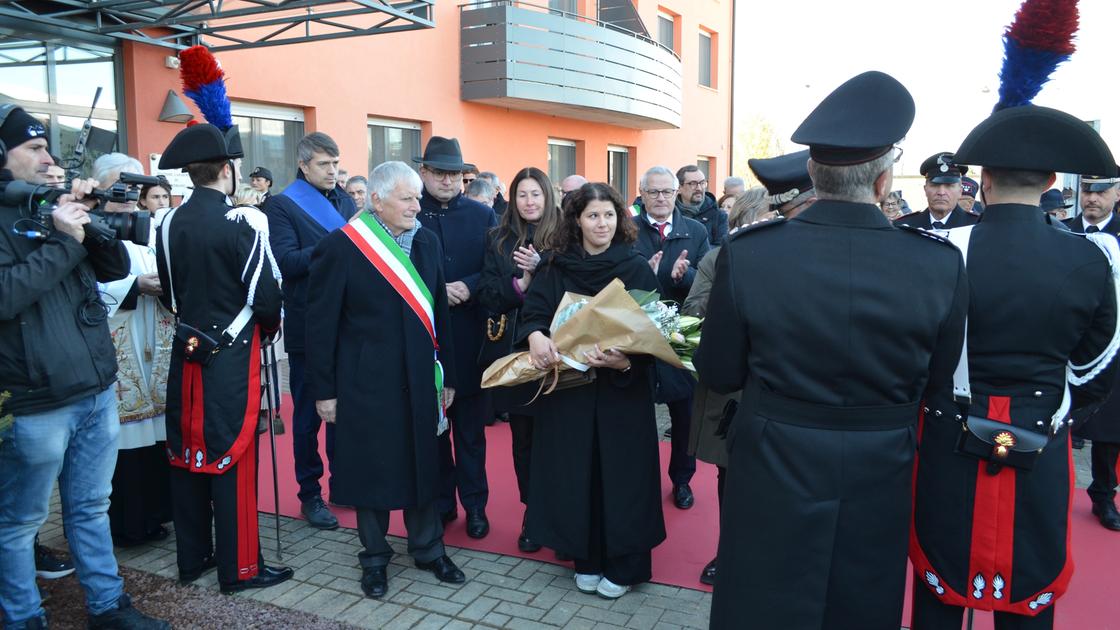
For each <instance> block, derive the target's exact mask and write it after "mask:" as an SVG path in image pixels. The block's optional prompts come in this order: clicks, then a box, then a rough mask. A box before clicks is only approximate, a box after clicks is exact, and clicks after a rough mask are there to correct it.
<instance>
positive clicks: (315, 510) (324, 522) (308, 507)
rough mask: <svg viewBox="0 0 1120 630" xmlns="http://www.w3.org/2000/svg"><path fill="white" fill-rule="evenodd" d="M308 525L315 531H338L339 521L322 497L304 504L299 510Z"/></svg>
mask: <svg viewBox="0 0 1120 630" xmlns="http://www.w3.org/2000/svg"><path fill="white" fill-rule="evenodd" d="M299 511H300V513H302V514H303V518H305V519H307V524H308V525H310V526H312V527H314V528H315V529H338V519H337V518H335V515H334V514H331V510H330V508H328V507H327V504H326V503H323V498H322V497H315V498H314V499H308V500H307V501H304V502H303V505H301V506H300V508H299Z"/></svg>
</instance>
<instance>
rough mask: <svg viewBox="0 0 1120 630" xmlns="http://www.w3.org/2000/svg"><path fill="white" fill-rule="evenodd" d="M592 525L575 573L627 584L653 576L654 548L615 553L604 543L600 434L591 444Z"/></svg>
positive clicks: (605, 539) (577, 559) (646, 580)
mask: <svg viewBox="0 0 1120 630" xmlns="http://www.w3.org/2000/svg"><path fill="white" fill-rule="evenodd" d="M591 449H592V451H591V453H592V455H591V511H590V516H591V526H590V528H589V529H588V532H587V535H588V541H587V542H588V545H587V551H588V557H587V558H576V559H575V569H576V573H584V574H588V575H600V574H601V575H602V576H603V577H605V578H607V579H608V580H610V581H611V582H614V583H615V584H619V585H622V586H630V585H634V584H641V583H642V582H648V581H649V580H650V578H652V577H653V552H652V550H651V551H643V552H639V553H626V554H618V553H614V552H612V551H611V549H609V548H608V547H607V537H606V530H605V528H604V527H603V519H604V515H605V512H606V508H605V506H604V505H603V468H602V460H600V459H599V437H598V435H596V436H595V438H594V439H593V441H592V446H591Z"/></svg>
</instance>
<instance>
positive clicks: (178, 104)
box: [159, 90, 194, 123]
mask: <svg viewBox="0 0 1120 630" xmlns="http://www.w3.org/2000/svg"><path fill="white" fill-rule="evenodd" d="M193 119H194V114H192V113H191V110H189V109H187V104H186V103H184V102H183V99H181V98H179V95H178V94H176V93H175V90H168V91H167V98H165V99H164V100H163V109H162V110H160V112H159V120H160V122H174V123H186V122H190V121H191V120H193Z"/></svg>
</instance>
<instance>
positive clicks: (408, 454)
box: [307, 228, 457, 510]
mask: <svg viewBox="0 0 1120 630" xmlns="http://www.w3.org/2000/svg"><path fill="white" fill-rule="evenodd" d="M441 254H442V250H441V248H440V244H439V241H438V240H437V239H436V236H435V234H432V233H431V232H430V231H428V230H427V229H425V228H421V229H420V230H419V231H418V232H417V233H416V236H415V238H414V239H413V241H412V251H411V252H410V253H409V259H410V260H411V261H412V264H413V265H415V266H416V271H417V272H418V273H419V274H420V278H421V279H422V280H423V281H424V284H425V285H426V286H427V287H428V290H429V291H431V293H432V298H433V299H434V300H435V308H434V314H435V319H436V337H437V339H438V340H439V344H440V357H441V362H442V363H443V366H444V386H445V387H451V388H454V387H455V384H456V383H457V380H456V373H455V364H454V362H453V361H449V360H448V359H447V357H448V356H452V355H453V353H454V340H453V334H452V331H451V329H450V326H449V319H450V316H449V314H448V306H447V291H445V290H444V288H443V287H444V285H443V269H442V266H441V265H440V258H441ZM310 281H311V284H312V285H313V286H314V287H315V290H314V291H312V292H311V293H310V294H309V296H308V297H309V298H310V301H309V302H308V304H307V316H308V321H311V322H315V325H314V326H308V327H307V379H308V384H309V386H310V388H311V392H312V395H314V396H315V400H329V399H332V398H335V399H337V400H338V407H337V409H336V425H335V442H334V444H335V446H334V477H333V482H334V497H335V499H336V501H337V502H339V503H344V504H347V505H354V506H356V507H362V508H373V509H380V510H397V509H404V508H415V507H423V506H425V505H428V504H429V503H431V502H432V501H434V500H435V499H436V497H437V496H438V495H439V456H438V453H439V450H438V440H437V437H436V427H437V424H438V422H439V417H438V410H437V406H436V405H437V399H436V390H435V372H434V369H433V361H432V359H433V353H432V338H431V336H429V335H428V331H427V329H426V328H425V327H424V325H423V324H422V323H421V321H420V319H419V318H418V317H417V316H416V314H415V313H414V312H413V311H412V309H411V308H409V307H408V305H407V304H405V302H404V300H403V299H401V297H400V294H398V293H397V292H396V290H394V289H393V287H392V286H391V285H390V284H389V282H388V281H387V280H386V279H385V277H384V276H382V275H381V274H380V273H379V272H378V271H377V269H376V268H374V266H373V264H372V263H370V262H369V259H367V258H366V257H365V256H364V255H363V254H362V253H361V252H360V251H359V250H358V248H357V247H356V246H355V245H354V244H353V242H352V241H351V240H350V239H349V237H347V235H346V234H345V233H344V232H343V231H341V230H335V231H334V232H331V233H330V234H328V235H327V236H326V237H324V238H323V240H322V241H320V242H319V245H318V246H316V248H315V253H314V255H313V257H312V260H311V277H310Z"/></svg>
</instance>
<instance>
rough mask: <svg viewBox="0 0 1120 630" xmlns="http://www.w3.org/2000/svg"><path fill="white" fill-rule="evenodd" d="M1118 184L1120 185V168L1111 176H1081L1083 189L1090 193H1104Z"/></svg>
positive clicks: (1106, 174) (1113, 171) (1107, 174)
mask: <svg viewBox="0 0 1120 630" xmlns="http://www.w3.org/2000/svg"><path fill="white" fill-rule="evenodd" d="M1116 184H1120V166H1118V167H1116V168H1115V169H1114V170H1112V171H1111V174H1109V173H1105V174H1103V175H1082V176H1081V189H1082V190H1086V191H1088V192H1104V191H1106V190H1108V189H1109V188H1112V187H1113V186H1115V185H1116Z"/></svg>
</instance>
